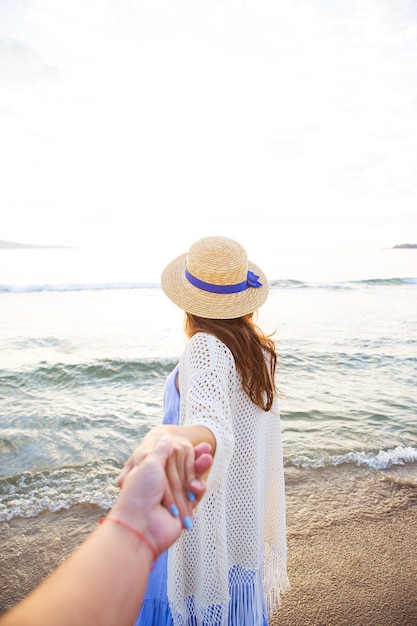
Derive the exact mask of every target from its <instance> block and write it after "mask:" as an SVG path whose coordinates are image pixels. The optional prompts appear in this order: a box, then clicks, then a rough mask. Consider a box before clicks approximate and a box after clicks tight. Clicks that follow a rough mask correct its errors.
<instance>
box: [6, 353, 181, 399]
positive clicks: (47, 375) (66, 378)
mask: <svg viewBox="0 0 417 626" xmlns="http://www.w3.org/2000/svg"><path fill="white" fill-rule="evenodd" d="M175 365H176V361H175V360H174V359H169V358H166V359H142V360H118V359H103V360H98V361H93V362H89V363H55V364H51V363H47V362H40V363H38V364H36V366H35V367H27V368H24V369H21V370H0V389H2V388H3V389H4V391H5V392H6V391H7V390H8V389H13V388H19V389H22V388H23V387H25V386H28V385H29V386H30V387H33V386H36V384H37V383H39V384H40V385H41V386H42V387H45V386H47V385H53V386H62V387H71V386H77V387H80V386H82V385H92V384H94V383H95V382H101V381H103V380H105V381H106V380H107V381H109V382H112V383H116V382H122V383H126V382H130V381H136V380H137V379H138V377H140V378H141V379H142V380H143V379H148V378H149V379H155V378H160V377H166V376H167V375H168V374H169V373H170V372H171V371H172V369H173V368H174V367H175Z"/></svg>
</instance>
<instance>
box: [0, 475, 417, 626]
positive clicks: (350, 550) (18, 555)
mask: <svg viewBox="0 0 417 626" xmlns="http://www.w3.org/2000/svg"><path fill="white" fill-rule="evenodd" d="M286 491H287V537H288V571H289V577H290V582H291V589H290V591H289V592H288V593H287V594H285V596H284V597H283V601H282V605H281V607H280V609H279V610H278V611H277V613H276V614H275V615H274V617H273V618H272V619H271V620H270V621H269V624H270V626H363V625H364V624H366V625H367V626H382V625H383V626H413V625H415V624H417V595H416V582H415V581H416V580H417V559H416V558H415V554H416V549H417V464H416V463H412V464H409V465H408V466H407V467H404V466H402V467H399V468H393V469H391V470H390V471H386V472H374V471H371V470H364V469H361V468H356V467H349V468H343V469H341V468H338V469H335V468H327V469H324V470H319V471H315V472H305V471H302V470H288V471H287V470H286ZM103 513H104V511H103V509H101V508H100V507H98V506H94V505H87V504H79V505H77V506H75V507H72V508H71V509H69V510H61V511H59V512H57V513H51V512H48V511H46V512H44V513H42V514H41V515H39V516H38V517H36V518H14V519H12V520H11V521H9V522H3V523H1V524H0V528H1V554H2V557H1V560H2V568H1V570H0V614H1V613H3V612H4V611H5V610H6V609H7V608H10V607H11V606H13V605H14V604H16V603H17V602H18V601H20V600H21V599H22V598H23V597H24V596H25V595H27V593H29V592H30V591H31V590H32V589H33V588H34V587H36V586H37V585H38V584H39V583H40V582H41V581H42V580H43V579H44V578H45V577H46V576H47V575H48V574H49V573H50V572H51V571H52V570H53V569H55V568H56V567H57V566H58V565H59V563H60V562H62V561H63V560H64V559H65V558H66V556H67V555H68V554H69V553H70V552H71V551H73V550H74V549H75V548H76V547H77V546H78V545H79V544H80V543H81V542H82V541H83V539H84V538H85V537H86V536H87V535H88V533H89V532H90V531H91V530H93V529H94V527H95V526H96V524H97V522H98V519H99V518H100V517H102V516H103Z"/></svg>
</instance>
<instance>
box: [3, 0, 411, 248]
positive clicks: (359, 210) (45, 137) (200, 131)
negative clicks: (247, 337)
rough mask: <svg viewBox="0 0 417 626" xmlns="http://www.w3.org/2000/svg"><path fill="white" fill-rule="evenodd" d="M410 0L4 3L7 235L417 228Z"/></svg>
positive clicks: (187, 237) (343, 240) (284, 241)
mask: <svg viewBox="0 0 417 626" xmlns="http://www.w3.org/2000/svg"><path fill="white" fill-rule="evenodd" d="M416 7H417V5H416V3H415V1H414V0H413V1H408V0H337V1H335V0H303V1H298V0H2V2H1V3H0V94H1V95H0V137H1V140H0V172H1V182H0V239H9V240H14V241H23V242H33V243H46V244H49V243H58V244H69V245H79V246H87V245H94V246H103V247H105V246H108V245H109V244H110V243H111V244H112V246H113V249H114V246H116V248H118V247H122V248H123V247H125V246H130V245H131V244H133V245H135V246H138V247H141V249H143V250H148V249H151V250H153V252H151V253H150V254H156V253H159V254H160V252H161V250H162V249H164V250H167V251H168V252H167V258H170V257H171V256H172V254H171V250H172V252H173V253H174V254H175V253H180V252H182V251H183V250H186V249H188V246H189V244H190V243H192V241H194V240H195V239H196V238H198V237H200V236H204V235H209V234H210V235H211V234H223V235H227V236H232V237H234V238H236V239H238V240H240V241H242V243H244V245H246V246H247V247H249V248H250V249H251V250H255V249H256V250H266V249H272V248H274V247H276V246H281V247H285V246H292V245H294V244H295V243H301V244H306V243H309V244H312V245H322V244H323V243H327V242H332V243H336V244H337V245H340V244H341V245H357V246H363V245H376V246H391V245H394V244H396V243H404V242H409V241H410V242H413V243H414V242H416V241H417V8H416ZM257 258H258V259H259V258H260V257H259V254H258V256H257Z"/></svg>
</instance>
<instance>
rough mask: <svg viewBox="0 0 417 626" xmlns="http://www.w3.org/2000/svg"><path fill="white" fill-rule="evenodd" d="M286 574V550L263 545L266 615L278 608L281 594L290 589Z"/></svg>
mask: <svg viewBox="0 0 417 626" xmlns="http://www.w3.org/2000/svg"><path fill="white" fill-rule="evenodd" d="M290 587H291V585H290V581H289V579H288V575H287V551H286V550H285V551H282V550H273V549H272V548H270V547H269V548H268V546H265V560H264V591H265V597H266V608H267V615H268V617H273V615H274V613H275V611H276V610H277V609H278V608H279V606H280V604H281V601H282V596H283V594H284V593H285V592H286V591H288V590H289V589H290Z"/></svg>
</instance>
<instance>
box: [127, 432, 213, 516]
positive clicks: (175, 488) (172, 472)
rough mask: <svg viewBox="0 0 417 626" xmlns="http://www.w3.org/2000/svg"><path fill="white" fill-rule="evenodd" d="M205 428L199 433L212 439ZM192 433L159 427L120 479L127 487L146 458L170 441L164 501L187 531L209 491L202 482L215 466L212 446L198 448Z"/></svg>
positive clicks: (136, 451) (150, 433)
mask: <svg viewBox="0 0 417 626" xmlns="http://www.w3.org/2000/svg"><path fill="white" fill-rule="evenodd" d="M197 428H199V427H197ZM201 428H203V431H201V432H199V433H198V434H199V436H201V437H203V436H204V435H207V439H210V437H209V436H208V434H210V435H211V433H210V431H208V429H206V428H205V427H201ZM189 434H190V432H189V428H188V427H179V426H171V425H160V426H156V427H155V428H153V429H152V430H150V431H149V432H148V433H147V435H146V436H145V437H144V438H143V440H142V442H141V443H140V445H139V446H138V447H137V448H136V450H135V451H134V452H133V453H132V454H131V456H130V457H129V458H128V460H127V461H126V463H125V464H124V466H123V470H122V472H121V474H120V476H119V478H118V484H119V486H120V487H124V484H125V482H126V480H127V478H128V476H129V474H130V473H131V472H132V471H133V469H134V468H135V467H136V466H138V465H141V464H143V462H144V461H145V459H147V458H148V457H149V455H151V454H152V453H153V451H155V450H156V449H157V448H158V446H159V444H160V442H161V440H164V439H168V440H169V441H170V445H171V451H170V454H169V455H168V457H167V459H166V464H165V472H166V484H165V490H164V493H163V496H162V499H161V502H162V504H163V505H164V506H165V508H166V509H167V510H168V511H170V514H171V515H173V516H174V517H178V518H180V519H181V520H182V525H183V527H184V528H191V527H192V512H193V509H194V507H195V506H196V504H197V503H198V502H199V501H200V500H201V498H202V496H203V494H204V491H205V486H204V484H203V483H202V481H201V480H200V479H201V477H202V476H203V475H204V474H205V472H206V471H207V470H208V469H209V467H210V466H211V463H212V457H211V454H210V453H211V451H212V446H211V445H210V444H208V443H205V442H204V441H203V442H202V443H198V444H197V445H196V446H195V447H194V445H193V443H192V442H191V440H192V439H193V438H194V439H195V437H191V438H190V437H189V436H186V435H189ZM192 434H193V435H195V432H194V431H193V433H192ZM190 439H191V440H190ZM197 439H198V437H197ZM212 439H213V438H212Z"/></svg>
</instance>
